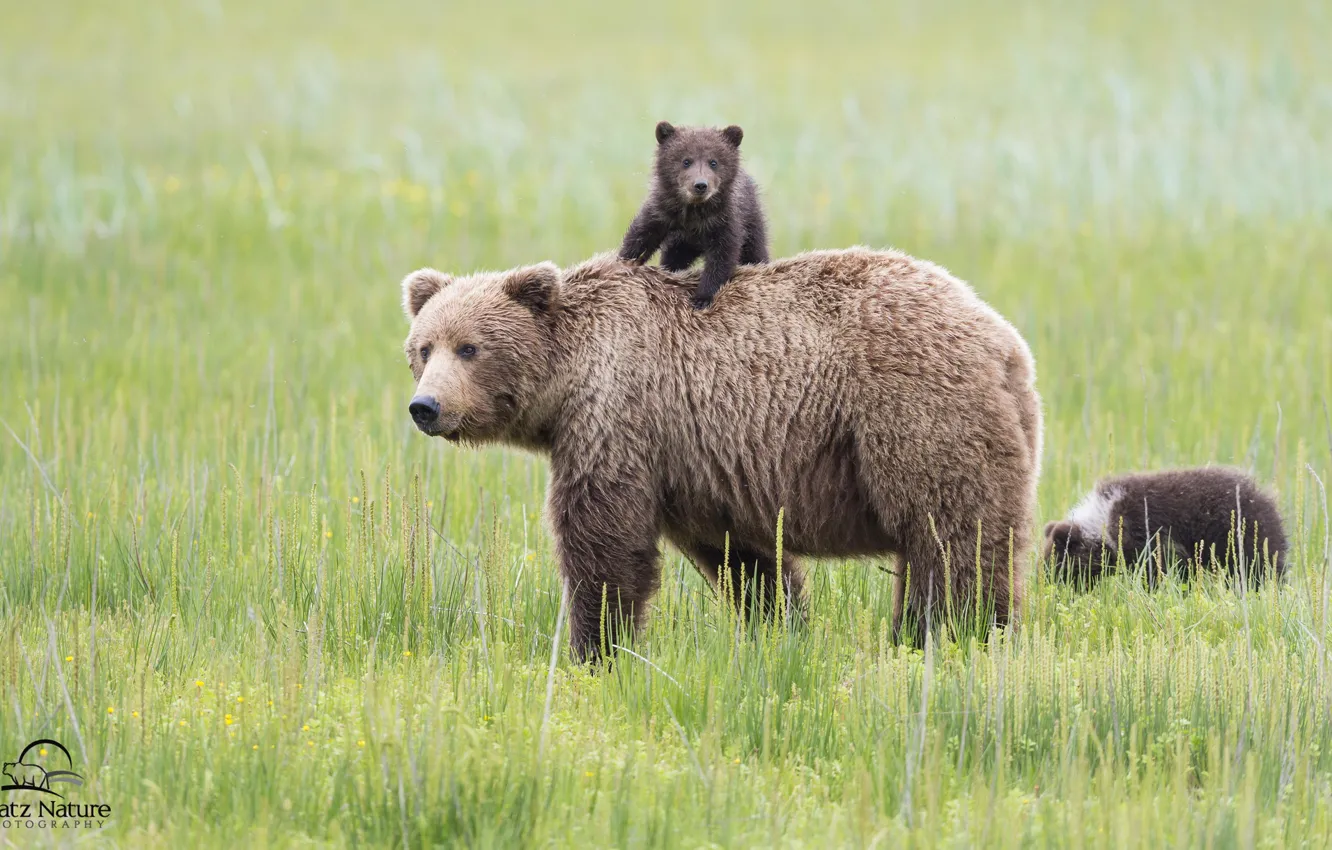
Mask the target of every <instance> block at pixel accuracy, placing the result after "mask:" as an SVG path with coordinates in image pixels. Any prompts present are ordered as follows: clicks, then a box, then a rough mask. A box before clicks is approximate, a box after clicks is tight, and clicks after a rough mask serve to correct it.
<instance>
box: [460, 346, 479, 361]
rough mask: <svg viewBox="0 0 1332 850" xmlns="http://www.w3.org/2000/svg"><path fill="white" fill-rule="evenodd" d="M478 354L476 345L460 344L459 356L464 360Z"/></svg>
mask: <svg viewBox="0 0 1332 850" xmlns="http://www.w3.org/2000/svg"><path fill="white" fill-rule="evenodd" d="M475 356H476V346H475V345H472V344H471V343H468V344H466V345H460V346H458V357H459V358H460V359H462V360H471V359H472V358H473V357H475Z"/></svg>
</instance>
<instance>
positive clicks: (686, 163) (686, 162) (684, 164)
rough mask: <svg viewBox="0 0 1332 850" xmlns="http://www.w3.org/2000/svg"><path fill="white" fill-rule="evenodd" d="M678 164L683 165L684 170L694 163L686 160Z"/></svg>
mask: <svg viewBox="0 0 1332 850" xmlns="http://www.w3.org/2000/svg"><path fill="white" fill-rule="evenodd" d="M680 164H681V165H683V166H684V167H685V168H688V167H689V166H691V165H693V164H694V161H693V160H692V159H686V160H685V161H684V162H682V163H680Z"/></svg>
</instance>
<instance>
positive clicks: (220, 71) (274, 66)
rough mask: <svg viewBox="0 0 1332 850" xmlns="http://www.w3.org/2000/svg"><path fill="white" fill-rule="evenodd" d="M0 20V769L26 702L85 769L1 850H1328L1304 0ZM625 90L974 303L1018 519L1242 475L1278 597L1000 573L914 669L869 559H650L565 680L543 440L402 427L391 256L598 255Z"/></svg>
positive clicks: (1311, 141) (38, 14)
mask: <svg viewBox="0 0 1332 850" xmlns="http://www.w3.org/2000/svg"><path fill="white" fill-rule="evenodd" d="M0 18H3V20H4V21H5V24H4V26H3V27H0V386H2V387H3V391H2V392H0V683H3V684H2V685H0V760H3V761H8V760H10V759H12V758H14V757H15V756H16V755H17V753H18V751H19V750H20V749H21V748H22V747H23V746H24V744H26V742H28V741H29V740H32V739H34V738H39V737H53V738H56V739H59V740H61V741H62V742H64V743H65V744H66V745H67V746H68V747H69V749H70V751H71V752H72V753H73V755H74V760H75V769H76V770H79V771H80V772H82V773H83V774H84V775H85V777H86V779H87V783H86V784H85V785H84V786H83V787H82V788H80V789H77V790H75V791H74V792H73V798H77V799H79V800H84V801H104V802H108V803H110V804H111V805H112V806H113V818H112V821H111V822H110V823H109V824H108V825H107V826H106V827H105V829H103V830H102V831H99V832H92V833H88V832H86V831H80V832H79V833H75V832H73V831H62V830H35V831H34V830H28V829H26V827H21V826H14V825H11V826H9V827H5V826H3V824H0V842H8V843H9V844H12V845H16V846H26V845H28V844H31V843H47V844H61V843H72V842H73V841H74V840H75V839H76V838H79V837H80V836H82V837H83V838H84V840H87V839H88V836H89V835H91V837H92V840H93V841H94V842H95V843H104V844H118V845H123V846H136V847H137V846H163V847H166V846H178V845H180V844H182V843H187V842H188V843H192V844H196V845H198V846H212V845H218V846H235V845H238V844H243V845H246V846H265V845H272V846H293V845H307V844H316V845H330V846H343V845H348V846H364V845H385V846H393V845H401V846H413V847H415V846H423V845H433V844H465V845H469V846H496V847H500V846H502V847H509V846H516V845H541V846H561V845H566V844H579V845H592V846H635V847H637V846H662V847H666V846H670V847H674V846H688V847H694V846H770V845H798V846H828V845H852V846H869V845H875V846H894V847H895V846H905V845H909V846H936V845H947V846H1052V847H1065V846H1098V847H1102V846H1104V847H1123V846H1143V847H1160V846H1189V845H1205V846H1214V847H1228V846H1257V845H1259V844H1261V845H1263V846H1326V845H1328V844H1332V717H1330V715H1329V711H1330V709H1329V705H1330V702H1329V700H1330V698H1332V681H1330V679H1329V676H1332V669H1329V662H1330V659H1329V658H1328V653H1327V644H1328V642H1329V640H1330V639H1332V629H1330V628H1329V622H1328V615H1329V611H1328V609H1329V600H1330V598H1332V587H1330V586H1329V580H1330V579H1332V575H1330V574H1329V551H1330V549H1332V546H1330V545H1329V542H1328V540H1329V523H1328V514H1327V495H1326V488H1325V484H1326V483H1327V481H1328V476H1329V474H1332V422H1330V421H1329V414H1328V405H1329V403H1330V402H1329V399H1330V398H1332V286H1329V285H1328V280H1327V276H1328V272H1327V270H1328V269H1329V268H1332V237H1330V236H1329V234H1332V157H1328V156H1327V152H1326V144H1325V141H1324V140H1325V139H1326V138H1327V137H1328V136H1329V134H1332V88H1329V84H1328V80H1329V79H1332V58H1329V54H1328V53H1327V52H1326V50H1325V49H1324V47H1323V43H1324V42H1325V41H1326V38H1325V36H1326V34H1327V33H1329V32H1332V15H1329V12H1328V10H1327V9H1326V8H1324V6H1323V5H1322V4H1316V3H1299V2H1296V3H1287V4H1280V5H1276V6H1268V5H1264V4H1258V3H1245V2H1238V0H1222V2H1220V3H1201V2H1194V0H1186V1H1185V2H1181V3H1175V4H1170V5H1169V6H1167V7H1165V8H1161V7H1159V6H1158V4H1151V3H1146V2H1132V3H1128V4H1116V5H1113V6H1112V5H1108V4H1107V5H1099V4H1078V3H1075V4H1057V3H1049V2H1038V3H1036V4H1028V5H1026V6H1024V7H1022V8H1021V9H1018V8H1010V7H1009V6H1003V5H993V4H984V3H978V2H951V3H944V4H923V3H898V4H893V5H882V4H881V5H879V6H876V7H872V8H871V7H862V6H860V5H853V4H849V3H840V2H839V3H833V4H832V5H831V6H827V5H825V6H820V7H817V8H815V7H812V6H811V7H808V8H805V7H803V6H794V5H791V6H787V5H784V4H758V3H748V4H737V5H731V6H726V7H724V8H718V7H715V6H709V5H706V4H695V3H684V4H675V5H668V6H632V5H629V6H621V7H618V8H616V9H614V10H612V9H609V8H605V7H603V6H601V5H594V4H591V3H587V2H577V3H573V4H566V5H561V6H556V5H536V4H526V5H517V4H503V5H499V4H493V7H489V8H455V7H453V6H451V5H439V4H427V3H422V2H416V1H415V0H407V2H403V3H396V4H391V5H389V6H386V7H385V8H382V9H371V8H370V7H368V6H363V5H360V4H350V3H332V4H327V3H324V4H313V3H304V2H296V0H282V2H279V3H277V4H274V5H271V6H270V5H263V4H258V3H243V4H237V5H225V4H220V3H212V2H200V3H195V4H164V3H148V4H139V5H134V6H125V5H124V4H112V3H106V2H95V3H86V4H73V3H65V2H58V3H53V4H29V5H27V6H20V5H19V4H14V3H10V4H7V5H6V7H5V8H4V9H3V14H0ZM662 118H668V119H670V120H672V121H677V122H680V123H688V122H700V123H701V122H713V123H721V122H726V123H730V122H736V123H740V124H742V125H743V126H744V127H745V130H746V140H745V145H744V153H745V157H746V163H747V165H748V167H749V168H750V170H751V171H752V172H753V173H754V174H755V175H756V176H757V177H758V179H759V181H760V184H761V185H762V187H763V192H764V198H765V201H766V204H767V207H768V211H769V214H770V218H771V221H772V227H771V230H772V235H773V243H774V244H773V249H774V252H775V253H777V254H779V255H780V254H789V253H794V252H796V251H799V250H803V249H806V248H812V247H838V246H845V245H850V244H854V243H865V244H872V245H879V246H882V245H890V244H891V245H895V246H897V247H900V248H903V249H905V250H907V251H910V252H911V253H913V254H916V255H919V256H922V257H926V258H929V259H932V260H935V261H937V262H940V263H942V264H944V265H946V266H948V267H949V268H950V269H951V270H953V271H954V272H955V273H957V274H958V275H959V276H961V277H963V278H966V279H968V280H969V281H971V282H973V284H974V285H975V287H976V288H977V290H978V292H980V294H981V295H982V296H983V297H984V298H985V299H986V300H988V301H989V302H990V303H992V304H993V305H995V306H996V308H998V309H999V310H1000V311H1001V312H1003V313H1004V314H1005V315H1006V316H1008V317H1009V318H1010V319H1011V320H1012V321H1013V322H1014V323H1015V324H1016V325H1017V326H1018V328H1019V329H1020V330H1021V331H1022V333H1023V334H1024V335H1025V336H1026V337H1027V339H1028V340H1029V341H1030V343H1031V344H1032V347H1033V350H1034V352H1035V354H1036V357H1037V361H1038V369H1039V388H1040V391H1041V393H1042V395H1043V397H1044V400H1045V405H1046V423H1047V431H1046V456H1045V458H1044V472H1043V476H1042V482H1041V490H1040V504H1041V514H1042V517H1041V518H1042V519H1048V518H1052V517H1054V516H1056V515H1058V514H1061V513H1062V512H1063V511H1064V510H1065V509H1067V507H1068V506H1069V505H1070V504H1071V503H1072V501H1073V500H1074V499H1075V498H1076V497H1077V496H1078V495H1080V493H1081V492H1082V491H1083V490H1085V489H1086V488H1087V487H1088V486H1090V484H1091V483H1092V482H1093V481H1094V480H1095V478H1096V477H1098V476H1100V475H1102V474H1104V473H1107V472H1110V471H1117V470H1124V469H1133V468H1155V467H1159V466H1164V465H1170V464H1192V463H1207V462H1218V463H1235V464H1239V465H1241V466H1245V467H1248V468H1250V469H1252V470H1253V471H1254V472H1255V473H1256V474H1257V476H1258V477H1259V478H1260V479H1261V480H1263V481H1264V482H1265V483H1266V484H1268V485H1270V486H1271V487H1273V488H1274V489H1275V490H1276V492H1277V493H1278V496H1279V499H1280V502H1281V505H1282V507H1283V510H1284V511H1285V513H1286V518H1287V523H1288V526H1289V530H1290V531H1291V535H1292V538H1293V540H1294V541H1295V547H1296V552H1295V555H1294V559H1293V562H1292V570H1291V574H1290V575H1289V577H1288V579H1287V581H1285V582H1284V583H1283V584H1281V585H1280V586H1277V585H1269V586H1264V587H1263V588H1262V589H1261V590H1260V591H1258V592H1256V593H1251V594H1248V595H1245V596H1238V595H1236V594H1235V593H1234V592H1233V591H1232V590H1231V589H1230V588H1228V587H1226V586H1225V585H1223V584H1220V583H1216V582H1212V581H1207V580H1203V581H1200V582H1196V583H1195V584H1194V585H1193V586H1188V587H1186V586H1182V585H1180V584H1179V583H1176V582H1169V581H1168V582H1166V584H1165V586H1164V587H1161V588H1159V589H1157V590H1156V591H1154V592H1151V593H1149V592H1147V591H1146V589H1145V587H1144V582H1143V580H1142V577H1141V576H1140V575H1137V574H1134V573H1129V574H1126V575H1124V576H1121V577H1118V578H1115V579H1114V580H1111V581H1109V582H1106V583H1104V584H1102V585H1101V586H1100V587H1098V588H1097V589H1096V590H1094V591H1093V592H1091V593H1088V594H1085V595H1079V594H1075V593H1072V592H1071V591H1069V590H1068V589H1067V588H1064V587H1060V586H1056V585H1051V584H1048V583H1047V582H1046V581H1045V576H1044V572H1043V571H1042V568H1041V565H1039V564H1035V563H1033V566H1032V568H1033V571H1034V572H1033V581H1032V587H1031V593H1030V597H1029V599H1028V603H1027V606H1026V608H1025V610H1024V611H1023V613H1022V617H1021V622H1020V623H1019V624H1018V626H1017V627H1015V628H1013V629H1011V630H1010V631H1008V632H1007V633H1005V634H1003V635H1002V636H997V637H996V638H995V639H994V640H992V641H990V642H989V643H988V644H986V645H976V644H974V643H972V642H966V643H962V644H959V643H954V642H945V643H943V644H941V645H939V646H937V647H933V648H931V649H930V650H929V651H928V652H927V653H925V654H922V653H919V652H916V651H909V650H905V649H899V648H896V647H893V646H892V645H891V644H890V641H889V640H888V628H889V622H890V618H891V608H892V584H891V577H890V576H888V575H886V574H884V573H883V572H881V571H879V570H877V569H875V568H874V566H873V565H872V564H864V563H861V564H857V563H845V564H843V563H833V562H827V563H819V564H817V565H815V566H814V567H813V569H812V575H811V580H810V595H811V598H810V606H809V610H810V621H809V623H808V624H807V625H805V626H804V627H803V628H800V629H796V630H792V631H787V630H785V629H781V628H774V627H771V626H748V625H745V624H743V623H741V622H739V621H738V620H737V618H736V616H735V613H734V612H733V611H729V610H727V608H726V607H725V606H724V605H723V604H721V602H720V601H719V600H718V599H717V598H716V597H715V596H714V595H713V594H712V593H711V592H710V591H709V590H708V588H707V587H706V586H705V585H704V583H703V582H702V581H701V580H700V579H699V578H698V577H697V576H696V575H695V574H694V572H693V570H692V568H691V567H689V566H688V565H687V564H686V563H685V562H684V561H683V560H682V558H681V557H680V556H679V555H678V554H677V553H674V552H672V551H669V550H668V551H666V552H665V558H664V568H665V577H664V580H663V590H662V593H661V595H660V596H659V598H658V600H657V606H656V610H655V612H654V616H653V619H652V622H651V625H650V626H649V628H648V630H647V631H646V633H645V634H644V635H643V636H642V638H641V639H640V640H639V641H637V642H636V643H635V644H634V645H633V647H632V650H633V654H623V655H622V657H621V662H620V663H618V664H617V665H616V666H615V668H614V669H613V670H612V671H610V672H609V673H603V674H600V675H592V674H590V673H589V672H587V671H585V670H583V669H581V668H579V667H577V666H575V665H573V664H572V663H571V662H570V661H569V660H568V659H567V656H566V655H565V654H564V651H563V650H564V644H565V641H566V639H567V638H566V636H565V635H563V634H561V635H558V640H555V638H556V637H557V635H556V631H557V625H559V622H560V618H559V613H558V609H559V598H560V596H559V593H560V590H559V584H558V581H557V574H556V567H555V563H554V559H553V554H552V546H551V539H550V536H549V533H548V531H547V530H546V528H545V526H544V525H543V524H542V522H541V517H540V511H541V504H542V492H543V488H544V484H545V478H546V467H545V464H544V462H543V461H541V460H540V459H539V458H534V457H530V456H527V455H522V454H517V453H513V452H507V451H500V450H489V451H477V452H469V451H465V450H461V449H457V448H454V447H450V446H446V445H442V444H441V443H440V442H439V441H428V440H426V439H424V438H422V437H421V436H420V435H419V434H417V433H415V431H414V429H413V428H412V427H411V425H410V422H409V420H408V417H407V416H406V415H405V404H406V401H407V399H408V397H409V396H410V393H411V379H410V374H409V373H408V371H407V369H406V367H405V365H404V363H403V362H402V355H401V351H400V341H401V338H402V337H403V335H404V334H405V325H404V323H403V320H402V317H401V313H400V308H399V306H398V303H399V302H398V293H397V290H396V281H397V280H399V279H400V278H401V276H402V275H403V274H404V273H405V272H406V271H408V270H410V269H411V268H414V267H416V266H419V265H424V264H431V265H436V266H440V267H443V268H448V269H452V270H457V271H468V270H471V269H474V268H504V267H510V266H513V265H518V264H520V263H527V262H533V261H536V260H540V259H553V260H555V261H556V262H559V263H562V264H568V263H573V262H577V261H578V260H580V259H583V258H585V257H587V256H589V255H591V254H593V253H595V252H598V251H603V250H609V249H612V248H614V247H615V246H616V245H617V244H618V240H619V238H620V236H621V235H622V232H623V228H624V227H625V225H626V224H627V222H628V220H629V218H630V217H631V216H632V214H633V212H634V210H635V208H636V205H637V204H638V202H639V201H640V200H641V197H642V194H643V191H644V188H645V185H646V180H647V175H648V167H649V162H650V156H651V153H652V136H651V127H652V126H653V124H654V123H655V121H657V120H659V119H662ZM552 647H554V648H555V649H556V655H555V656H554V658H555V663H554V665H553V666H552V663H551V662H552ZM9 753H14V754H15V756H10V755H9Z"/></svg>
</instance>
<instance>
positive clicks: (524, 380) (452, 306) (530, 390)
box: [402, 263, 560, 443]
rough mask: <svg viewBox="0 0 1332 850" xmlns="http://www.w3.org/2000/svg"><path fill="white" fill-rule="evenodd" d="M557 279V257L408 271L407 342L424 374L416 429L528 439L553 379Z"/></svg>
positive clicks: (471, 438)
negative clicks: (460, 271) (460, 270)
mask: <svg viewBox="0 0 1332 850" xmlns="http://www.w3.org/2000/svg"><path fill="white" fill-rule="evenodd" d="M559 281H560V270H559V269H558V268H556V267H555V266H554V264H552V263H542V264H541V265H537V266H526V267H523V268H518V269H513V270H511V271H507V272H494V273H483V274H476V275H472V276H470V277H464V278H458V279H453V278H451V277H449V276H448V275H445V274H443V273H442V272H438V271H435V270H434V269H420V270H418V271H414V272H412V273H411V274H409V275H407V277H406V278H405V279H404V280H403V282H402V305H403V310H404V311H405V312H406V314H407V318H408V319H409V320H411V323H412V329H411V332H410V333H409V334H408V335H407V342H406V346H405V347H406V350H407V363H408V365H409V366H411V369H412V375H413V376H414V377H415V378H416V394H415V396H414V397H413V398H412V401H411V404H410V405H408V411H409V412H410V413H411V416H412V421H414V422H415V423H416V427H417V428H420V429H421V430H422V431H423V432H425V433H426V434H428V435H429V436H432V437H444V438H445V439H448V440H451V441H457V440H466V441H468V442H473V443H481V442H487V441H491V440H500V439H506V438H507V439H514V440H521V439H523V434H522V433H521V432H522V431H523V430H524V426H529V427H530V426H531V424H532V417H533V416H535V415H537V414H538V412H539V411H538V410H537V408H538V406H539V405H538V404H537V402H538V397H539V394H540V391H541V390H542V389H544V388H546V387H548V385H549V377H550V375H549V373H550V370H551V360H552V356H553V354H554V340H553V336H552V329H551V325H552V322H551V319H552V316H553V313H554V310H555V297H556V292H557V290H558V287H559Z"/></svg>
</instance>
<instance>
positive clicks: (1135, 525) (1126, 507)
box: [1042, 467, 1288, 586]
mask: <svg viewBox="0 0 1332 850" xmlns="http://www.w3.org/2000/svg"><path fill="white" fill-rule="evenodd" d="M1121 552H1122V554H1123V556H1124V560H1125V562H1127V563H1130V564H1131V563H1133V562H1134V561H1136V560H1137V558H1138V557H1139V555H1140V554H1142V553H1144V552H1145V553H1147V556H1148V559H1149V561H1148V565H1149V569H1148V570H1147V580H1148V583H1149V584H1154V583H1155V579H1156V575H1157V573H1158V572H1160V571H1163V570H1167V569H1170V568H1172V567H1173V568H1175V569H1177V570H1180V571H1181V572H1183V571H1186V570H1189V569H1200V570H1207V569H1215V568H1219V569H1221V570H1223V571H1225V572H1227V573H1229V574H1230V575H1231V576H1238V575H1240V574H1241V573H1243V574H1244V577H1245V578H1246V579H1247V581H1248V583H1250V584H1255V585H1256V584H1258V583H1260V582H1261V581H1262V580H1263V579H1264V578H1266V577H1267V574H1268V573H1269V572H1270V573H1272V574H1273V575H1276V576H1280V575H1282V574H1283V573H1284V572H1285V571H1286V559H1287V557H1288V554H1287V552H1288V550H1287V544H1286V531H1285V528H1284V527H1283V526H1282V523H1281V515H1280V513H1279V512H1278V511H1277V505H1276V500H1274V499H1273V498H1272V497H1271V496H1270V495H1269V494H1267V493H1265V492H1263V490H1262V488H1260V487H1259V486H1258V484H1257V482H1255V481H1254V480H1253V479H1252V478H1250V477H1249V476H1248V475H1246V474H1244V473H1243V472H1241V471H1239V470H1236V469H1227V468H1225V467H1201V468H1193V469H1169V470H1164V471H1161V472H1149V473H1135V474H1130V475H1119V476H1113V477H1110V478H1106V479H1103V480H1102V481H1100V482H1098V483H1097V484H1096V487H1095V488H1094V489H1093V490H1092V491H1091V493H1089V494H1087V497H1086V498H1084V499H1083V500H1082V501H1081V502H1079V503H1078V504H1077V506H1076V507H1074V508H1073V510H1071V511H1070V512H1069V514H1068V517H1067V518H1065V519H1064V520H1062V521H1060V522H1052V523H1049V524H1047V525H1046V526H1045V548H1044V552H1043V553H1042V554H1043V556H1044V557H1045V558H1047V559H1048V558H1051V557H1054V558H1055V564H1054V566H1055V577H1056V578H1058V579H1061V580H1063V581H1067V582H1071V583H1073V584H1077V585H1082V586H1087V585H1090V584H1093V583H1095V582H1096V581H1097V580H1099V579H1100V578H1101V577H1102V575H1104V574H1105V573H1106V572H1109V571H1113V570H1114V569H1115V568H1116V567H1117V566H1118V564H1119V556H1120V554H1121Z"/></svg>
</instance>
